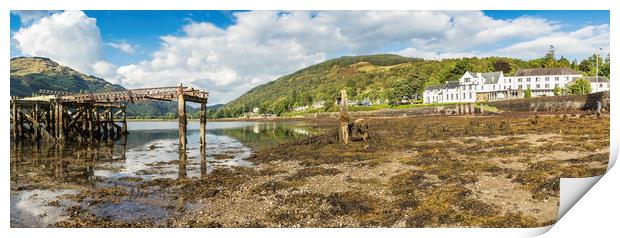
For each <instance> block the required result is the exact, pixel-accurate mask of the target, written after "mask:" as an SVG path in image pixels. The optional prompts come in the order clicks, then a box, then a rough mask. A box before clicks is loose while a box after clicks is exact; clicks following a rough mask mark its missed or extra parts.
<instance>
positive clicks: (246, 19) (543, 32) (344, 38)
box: [13, 11, 609, 103]
mask: <svg viewBox="0 0 620 238" xmlns="http://www.w3.org/2000/svg"><path fill="white" fill-rule="evenodd" d="M234 18H235V23H234V24H233V25H230V26H228V27H226V28H219V27H217V26H215V25H213V24H211V23H208V22H190V23H188V24H186V25H185V26H183V27H182V29H181V30H182V31H181V33H180V34H176V35H165V36H161V37H160V44H161V47H160V48H159V49H158V50H157V51H156V52H153V53H152V58H150V59H149V60H144V61H141V62H136V63H133V64H129V65H124V66H120V67H117V66H116V65H114V64H112V63H110V62H107V61H105V58H104V57H103V55H102V50H103V47H104V46H105V45H106V44H104V43H102V41H101V36H100V33H99V29H98V27H97V25H96V20H95V19H92V18H88V17H87V16H86V15H84V13H82V12H64V13H58V14H54V15H52V16H48V17H43V18H40V20H38V21H36V22H35V23H33V24H32V25H31V26H29V27H26V28H23V29H20V30H19V32H16V33H15V34H14V37H13V40H14V42H16V46H17V48H18V49H19V50H21V52H23V53H26V54H29V55H36V56H46V57H50V58H52V59H54V60H57V61H58V62H59V63H61V64H66V65H69V66H71V67H75V68H77V69H79V70H81V71H83V72H85V73H94V74H95V75H98V76H100V77H104V78H106V79H108V80H110V81H112V82H115V83H120V84H122V85H123V86H125V87H128V88H137V87H152V86H171V85H178V84H179V83H183V84H184V85H191V86H194V87H198V88H202V89H206V90H208V91H210V92H211V96H212V98H211V100H210V102H211V103H225V102H227V101H229V100H231V99H234V98H236V97H238V96H239V95H241V94H242V93H244V92H246V91H247V90H249V89H251V88H253V87H255V86H257V85H260V84H263V83H266V82H269V81H271V80H274V79H276V78H277V77H279V76H282V75H286V74H289V73H292V72H294V71H297V70H299V69H300V68H303V67H306V66H309V65H312V64H315V63H318V62H321V61H323V60H325V59H327V58H332V57H337V56H341V55H358V54H372V53H382V52H395V53H398V54H401V55H405V56H411V57H421V58H426V59H437V58H461V57H472V56H477V57H484V56H494V55H499V56H509V57H518V58H533V57H540V56H541V55H542V54H544V52H545V51H546V50H547V48H548V47H549V45H550V44H553V45H554V46H555V47H556V52H557V54H558V55H565V56H574V57H576V58H582V57H585V56H587V55H589V54H591V53H592V52H593V49H595V48H596V47H603V48H608V47H609V26H608V25H602V26H586V27H583V28H582V29H579V30H575V31H573V32H565V31H561V25H560V23H559V22H552V21H549V20H546V19H543V18H536V17H527V16H525V17H520V18H516V19H509V20H501V19H493V18H491V17H488V16H486V15H484V13H483V12H480V11H293V12H274V11H251V12H237V13H234ZM107 45H108V46H110V47H113V48H116V49H119V50H121V51H123V52H125V53H128V54H133V53H135V51H136V47H137V45H131V44H129V43H128V42H126V41H124V40H121V41H118V42H110V43H107Z"/></svg>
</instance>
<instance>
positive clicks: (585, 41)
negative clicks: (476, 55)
mask: <svg viewBox="0 0 620 238" xmlns="http://www.w3.org/2000/svg"><path fill="white" fill-rule="evenodd" d="M609 39H610V35H609V25H598V26H586V27H583V28H581V29H578V30H576V31H572V32H555V33H553V34H549V35H545V36H541V37H538V38H535V39H532V40H528V41H523V42H519V43H515V44H512V45H509V46H507V47H503V48H500V49H497V50H494V51H492V52H491V54H493V55H502V56H510V57H517V58H523V59H532V58H536V57H540V56H541V54H542V52H545V51H546V50H547V49H549V46H550V45H553V46H554V48H555V49H556V55H558V56H565V57H567V58H569V59H570V58H583V57H586V56H590V55H592V54H594V53H595V52H596V49H598V48H603V49H609V43H610V42H609Z"/></svg>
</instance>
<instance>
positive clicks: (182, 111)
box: [177, 87, 187, 153]
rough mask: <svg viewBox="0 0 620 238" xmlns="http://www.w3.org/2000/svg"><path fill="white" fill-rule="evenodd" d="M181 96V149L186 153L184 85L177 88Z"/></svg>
mask: <svg viewBox="0 0 620 238" xmlns="http://www.w3.org/2000/svg"><path fill="white" fill-rule="evenodd" d="M177 94H178V97H179V149H180V150H182V151H183V153H185V149H186V148H187V137H186V136H185V134H186V133H187V115H185V95H183V87H179V88H178V89H177Z"/></svg>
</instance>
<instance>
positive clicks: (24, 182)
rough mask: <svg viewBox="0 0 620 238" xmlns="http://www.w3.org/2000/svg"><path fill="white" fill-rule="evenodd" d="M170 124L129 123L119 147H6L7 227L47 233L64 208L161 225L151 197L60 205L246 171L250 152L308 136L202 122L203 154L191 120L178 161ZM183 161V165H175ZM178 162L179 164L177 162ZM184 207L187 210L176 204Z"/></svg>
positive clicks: (291, 128)
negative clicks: (90, 195)
mask: <svg viewBox="0 0 620 238" xmlns="http://www.w3.org/2000/svg"><path fill="white" fill-rule="evenodd" d="M177 127H178V124H177V123H176V121H169V122H167V121H166V122H164V121H153V122H129V124H128V128H129V132H130V134H129V135H128V136H127V141H126V143H123V141H120V140H119V141H115V142H114V143H103V144H101V145H96V146H95V145H77V144H71V143H66V144H65V145H64V146H54V145H47V144H43V143H40V144H31V143H30V142H21V143H15V142H14V141H11V208H10V209H11V226H12V227H48V226H52V225H53V224H54V223H56V222H58V221H62V220H63V219H66V218H67V210H68V208H69V207H71V206H84V207H86V205H88V206H87V207H88V209H89V210H90V212H91V213H93V214H95V215H96V216H97V217H102V218H105V219H111V220H121V221H135V220H150V221H153V220H154V221H157V220H163V219H165V217H166V216H168V215H170V214H169V213H170V211H169V209H166V208H165V207H166V206H164V205H163V204H159V203H160V202H161V201H166V199H168V198H166V197H161V196H164V195H161V196H159V195H158V194H154V195H149V196H148V197H140V196H137V197H136V199H131V197H132V196H129V197H130V199H128V200H122V201H119V202H118V203H115V204H101V205H95V206H93V205H91V204H80V203H76V202H75V201H74V200H69V199H64V198H65V197H67V196H70V195H72V194H77V193H79V192H80V191H84V190H88V189H99V188H108V187H119V186H120V187H123V188H125V189H126V191H129V192H130V194H132V193H133V192H136V193H139V188H138V186H137V185H136V183H135V181H148V180H153V179H158V178H170V179H177V178H179V177H181V178H183V177H198V176H204V175H206V174H208V173H210V172H211V171H213V169H215V168H220V167H234V166H253V165H252V163H251V162H249V161H247V160H246V159H247V158H248V157H249V156H250V155H251V154H252V151H253V150H255V149H258V148H261V147H264V146H269V145H274V144H278V143H281V142H284V141H288V140H295V139H299V138H303V137H305V136H308V135H310V134H312V133H314V131H313V130H312V129H310V128H308V127H306V126H304V125H303V124H300V123H292V122H277V123H276V122H209V123H208V124H207V135H206V140H207V145H206V151H205V153H201V152H200V149H199V148H200V145H199V138H198V122H190V123H189V124H188V133H187V139H188V148H187V151H186V155H183V154H180V153H179V149H178V130H177ZM180 156H187V159H186V160H179V158H180ZM180 161H185V163H182V162H180ZM183 206H192V204H183Z"/></svg>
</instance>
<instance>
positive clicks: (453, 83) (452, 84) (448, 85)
mask: <svg viewBox="0 0 620 238" xmlns="http://www.w3.org/2000/svg"><path fill="white" fill-rule="evenodd" d="M459 83H460V82H459V81H458V80H457V81H448V82H446V88H457V87H458V86H459Z"/></svg>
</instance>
